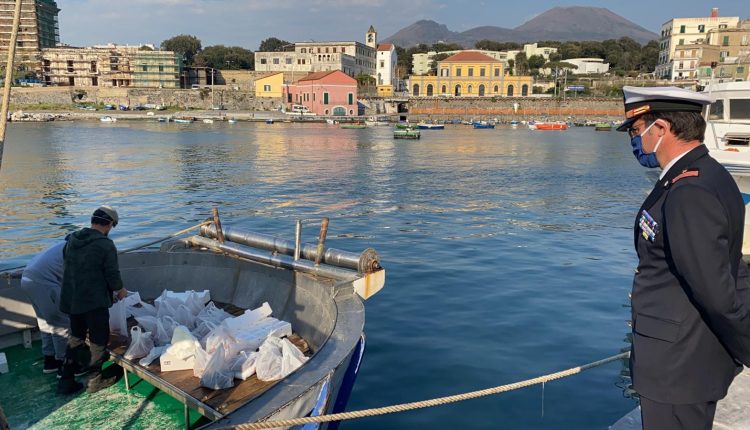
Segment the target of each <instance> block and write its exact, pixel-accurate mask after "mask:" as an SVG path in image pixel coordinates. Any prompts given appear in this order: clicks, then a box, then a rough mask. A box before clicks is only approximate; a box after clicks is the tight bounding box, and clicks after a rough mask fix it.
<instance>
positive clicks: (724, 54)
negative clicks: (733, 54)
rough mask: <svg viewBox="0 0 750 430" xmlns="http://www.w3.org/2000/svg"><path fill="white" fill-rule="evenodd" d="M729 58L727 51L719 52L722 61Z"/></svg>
mask: <svg viewBox="0 0 750 430" xmlns="http://www.w3.org/2000/svg"><path fill="white" fill-rule="evenodd" d="M728 56H729V51H721V52H719V57H720V58H721V59H722V60H724V58H726V57H728Z"/></svg>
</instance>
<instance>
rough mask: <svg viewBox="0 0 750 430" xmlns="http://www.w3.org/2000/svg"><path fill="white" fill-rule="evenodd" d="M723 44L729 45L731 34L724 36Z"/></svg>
mask: <svg viewBox="0 0 750 430" xmlns="http://www.w3.org/2000/svg"><path fill="white" fill-rule="evenodd" d="M721 46H729V36H724V39H723V40H722V42H721Z"/></svg>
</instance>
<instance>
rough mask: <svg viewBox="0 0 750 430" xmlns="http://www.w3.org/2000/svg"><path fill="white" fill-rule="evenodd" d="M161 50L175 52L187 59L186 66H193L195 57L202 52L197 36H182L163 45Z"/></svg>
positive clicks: (175, 37)
mask: <svg viewBox="0 0 750 430" xmlns="http://www.w3.org/2000/svg"><path fill="white" fill-rule="evenodd" d="M161 49H163V50H165V51H173V52H176V53H178V54H180V55H182V56H183V57H184V58H185V64H187V65H191V64H193V57H195V55H196V54H197V53H199V52H200V51H201V41H200V39H198V38H197V37H195V36H190V35H188V34H180V35H178V36H174V37H172V38H171V39H167V40H165V41H164V42H162V43H161Z"/></svg>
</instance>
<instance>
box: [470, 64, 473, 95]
mask: <svg viewBox="0 0 750 430" xmlns="http://www.w3.org/2000/svg"><path fill="white" fill-rule="evenodd" d="M469 76H474V68H473V67H469ZM469 92H471V91H469Z"/></svg>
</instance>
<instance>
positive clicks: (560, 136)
mask: <svg viewBox="0 0 750 430" xmlns="http://www.w3.org/2000/svg"><path fill="white" fill-rule="evenodd" d="M654 179H655V175H653V174H652V173H649V172H647V171H646V170H645V169H643V168H641V167H640V166H639V165H638V163H637V162H636V161H635V160H634V158H633V156H632V154H631V152H630V145H629V144H628V141H627V138H626V136H625V135H623V134H620V133H615V132H595V131H594V130H593V129H592V128H572V129H570V130H568V131H564V132H540V131H530V130H527V129H525V128H518V129H511V128H502V127H498V128H497V129H494V130H474V129H472V128H470V127H467V126H460V125H456V126H448V127H446V130H444V131H430V130H423V132H422V139H421V140H417V141H403V140H394V139H393V135H392V130H391V128H389V127H376V128H368V129H364V130H343V129H340V128H339V127H338V126H333V125H325V124H278V123H277V124H254V123H238V124H232V125H230V124H226V123H218V122H217V123H214V124H191V125H175V124H160V123H156V122H149V123H146V122H127V121H120V122H117V123H115V124H101V123H99V122H98V121H97V122H96V123H94V122H79V123H58V122H56V123H43V124H41V123H38V124H11V126H10V128H9V130H8V135H7V139H6V143H5V155H4V159H3V165H2V171H1V172H0V268H10V267H15V266H20V265H23V264H24V263H25V262H27V261H28V260H29V259H30V258H31V257H32V256H33V254H34V253H36V252H38V251H40V250H42V249H43V248H44V247H46V246H48V245H50V244H51V243H53V242H54V241H56V240H59V239H61V238H62V237H63V236H64V235H65V234H66V233H69V232H72V231H74V230H75V229H77V228H79V227H81V226H84V225H87V223H88V219H89V215H90V213H91V211H92V210H93V209H94V208H95V207H96V206H98V205H100V204H104V203H107V204H111V205H112V206H114V207H116V208H117V210H118V211H119V213H120V223H119V225H118V226H117V228H116V229H114V230H113V232H112V234H111V237H112V238H113V239H114V241H115V243H116V245H117V246H118V247H119V248H125V247H129V246H135V245H138V244H140V243H144V242H147V241H149V240H152V239H156V238H159V237H162V236H165V235H167V234H170V233H172V232H174V231H177V230H180V229H182V228H185V227H188V226H191V225H194V224H196V223H197V222H199V221H201V220H203V219H205V218H207V217H208V216H209V215H210V211H211V208H212V207H215V206H216V207H219V210H220V213H221V216H222V220H223V223H225V224H228V225H233V226H241V227H242V228H244V229H247V230H253V231H258V232H263V233H269V234H276V235H281V236H284V237H285V238H287V239H289V240H293V237H294V224H295V220H296V219H298V218H305V219H311V220H316V221H308V222H306V223H305V226H304V228H303V240H305V241H307V242H314V241H315V239H316V236H317V232H318V225H317V222H318V221H317V220H319V219H320V218H321V217H323V216H327V217H330V218H331V225H330V228H329V232H328V240H327V245H328V246H331V247H335V248H339V249H346V250H351V251H358V250H362V249H364V248H366V247H373V248H375V249H376V250H377V251H378V252H379V254H380V256H381V261H382V264H383V265H384V266H385V267H386V269H387V277H386V287H385V289H384V290H383V291H381V292H380V293H379V294H378V295H376V296H375V297H373V298H371V299H370V300H369V301H368V302H367V303H366V309H367V311H366V327H365V332H366V334H367V350H366V354H365V358H364V361H363V364H362V367H361V369H360V374H359V377H358V379H357V383H356V385H355V388H354V391H353V393H352V397H351V399H350V402H349V405H348V409H350V410H354V409H362V408H370V407H378V406H384V405H389V404H394V403H401V402H410V401H417V400H423V399H427V398H432V397H438V396H446V395H451V394H456V393H460V392H464V391H471V390H477V389H482V388H487V387H491V386H495V385H500V384H506V383H510V382H515V381H518V380H522V379H526V378H530V377H535V376H538V375H541V374H546V373H551V372H555V371H559V370H563V369H567V368H570V367H574V366H577V365H579V364H584V363H587V362H591V361H595V360H598V359H600V358H604V357H607V356H611V355H614V354H616V353H618V352H620V349H621V348H623V347H625V346H626V343H625V342H624V340H623V339H624V337H625V334H626V333H627V331H628V327H627V325H626V324H625V322H626V320H628V319H629V308H627V307H626V306H625V305H626V304H627V302H628V298H627V294H628V292H629V290H630V285H631V281H632V274H633V268H634V267H635V264H636V256H635V253H634V251H633V232H632V226H633V220H634V216H635V212H636V210H637V208H638V206H639V204H640V202H641V201H642V199H643V198H644V197H645V195H646V193H647V192H648V190H650V188H651V186H652V184H653V180H654ZM621 369H622V366H621V364H619V363H615V364H610V365H607V366H605V367H601V368H597V369H594V370H591V371H588V372H586V373H584V374H581V375H577V376H574V377H570V378H567V379H564V380H560V381H556V382H552V383H548V384H546V385H545V386H544V387H541V386H539V387H532V388H527V389H523V390H519V391H515V392H511V393H507V394H501V395H497V396H493V397H487V398H483V399H478V400H471V401H467V402H462V403H457V404H452V405H448V406H442V407H438V408H433V409H428V410H419V411H411V412H407V413H401V414H395V415H387V416H383V417H373V418H366V419H361V420H355V421H351V422H346V423H344V424H342V427H343V428H344V429H350V430H364V429H368V430H369V429H382V428H393V429H414V428H430V429H455V428H463V429H487V428H507V429H592V430H593V429H604V428H607V426H608V425H610V424H612V423H614V422H615V421H616V420H617V419H619V418H620V417H621V416H622V415H624V414H625V413H627V412H628V411H629V410H631V409H632V408H633V407H634V402H633V401H632V400H629V399H626V398H624V397H623V393H622V390H621V389H620V388H618V387H617V386H616V385H615V384H616V383H618V381H619V377H618V375H619V373H620V371H621ZM1 383H2V379H0V384H1ZM3 389H5V388H3Z"/></svg>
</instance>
